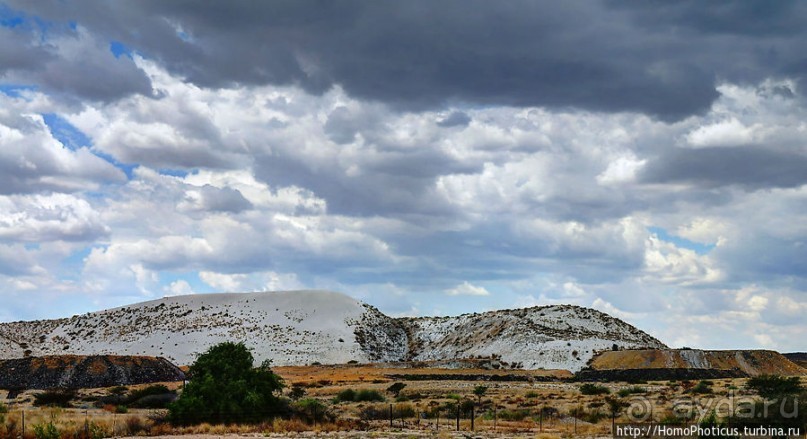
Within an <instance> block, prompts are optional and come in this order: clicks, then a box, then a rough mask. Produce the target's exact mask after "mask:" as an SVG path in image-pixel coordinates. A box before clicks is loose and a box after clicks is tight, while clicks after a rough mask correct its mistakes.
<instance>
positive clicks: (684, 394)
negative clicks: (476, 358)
mask: <svg viewBox="0 0 807 439" xmlns="http://www.w3.org/2000/svg"><path fill="white" fill-rule="evenodd" d="M274 370H275V372H276V373H278V374H279V375H281V376H282V377H283V378H284V381H285V382H286V386H287V387H286V389H285V390H284V393H285V394H286V395H289V392H290V390H291V389H292V388H293V387H297V388H299V389H302V391H301V393H302V395H297V396H298V397H299V398H302V399H306V398H313V399H316V400H318V401H320V402H321V403H322V405H321V406H320V407H323V409H324V410H325V411H326V414H325V416H323V417H320V418H319V419H318V420H317V421H316V422H314V421H312V420H310V419H309V420H302V419H291V420H280V419H277V420H274V421H267V422H265V423H263V424H258V425H209V424H201V425H196V426H192V427H172V426H170V425H169V424H167V423H165V422H162V419H163V417H164V415H165V412H164V411H163V410H147V409H129V410H128V411H127V413H115V407H110V406H107V407H105V408H97V407H95V406H94V403H93V401H94V400H97V399H98V398H99V397H102V396H104V395H108V394H109V393H110V391H111V389H85V390H82V391H80V392H79V393H78V394H77V396H76V399H75V400H74V401H73V403H72V405H73V407H74V408H69V409H62V408H37V407H33V406H32V403H33V400H34V398H33V394H34V393H37V392H36V391H27V392H24V393H22V394H20V395H17V396H16V398H14V399H11V400H7V399H5V398H6V396H7V394H6V392H5V391H0V398H3V399H2V401H5V406H6V407H7V410H8V411H7V413H6V414H5V415H4V418H5V420H4V422H3V424H4V427H2V428H0V438H3V437H15V438H16V437H18V436H19V433H20V432H21V424H22V419H21V418H22V414H23V412H25V417H26V420H25V423H26V429H25V433H26V434H25V436H24V437H26V438H35V435H34V426H37V425H38V426H42V425H46V424H48V423H50V422H53V423H54V425H55V426H56V427H57V429H58V431H59V432H60V436H61V437H63V438H67V437H83V435H84V434H86V433H88V432H89V433H90V434H89V437H109V436H116V437H117V436H143V435H146V436H159V437H165V436H170V435H183V436H188V435H200V436H198V437H214V436H215V437H221V436H223V435H242V436H256V437H258V436H260V437H290V436H291V437H306V436H312V435H316V436H327V437H334V438H349V437H446V438H449V437H467V436H463V435H467V434H468V433H469V432H470V431H471V429H472V420H471V414H470V413H471V412H470V409H471V408H472V409H473V430H474V432H475V433H474V435H475V436H474V437H546V438H552V437H572V436H580V437H605V436H609V435H610V431H611V423H612V421H616V422H626V421H629V420H650V419H652V420H655V421H663V420H667V421H669V420H672V419H674V417H675V414H676V412H675V410H676V409H678V410H680V409H681V408H682V407H691V408H692V414H693V415H694V416H695V417H698V416H701V415H708V414H709V413H711V412H712V411H713V410H714V411H715V412H717V413H718V414H720V413H721V412H725V411H727V410H728V407H729V405H728V403H729V402H731V401H740V400H742V399H743V398H746V399H747V398H753V396H752V395H751V394H749V393H748V392H747V391H746V390H745V388H744V384H745V379H716V380H710V381H709V382H707V383H705V384H700V383H698V382H689V381H672V382H668V381H662V382H648V383H638V384H637V383H634V384H629V383H604V384H596V385H594V387H590V388H589V389H588V390H593V392H586V393H595V394H583V393H584V392H581V386H583V384H584V383H577V382H572V381H570V380H568V379H567V378H569V375H568V373H567V372H561V371H518V370H515V371H511V370H506V371H502V370H494V371H491V370H482V369H477V370H474V369H471V370H469V369H462V370H449V369H430V368H420V369H411V368H410V369H401V368H397V367H390V366H379V365H354V366H348V365H345V366H301V367H278V368H275V369H274ZM404 375H407V376H411V377H414V378H417V379H408V380H407V379H395V378H396V377H397V378H400V377H401V376H404ZM468 377H471V378H473V379H468ZM803 381H804V379H803ZM397 382H400V383H402V384H404V385H405V386H404V387H403V389H402V390H401V391H400V393H399V396H398V397H395V395H394V394H392V393H391V392H389V391H388V390H387V389H388V388H389V387H390V385H391V384H393V383H397ZM164 384H165V385H167V386H168V387H169V388H171V389H179V388H181V383H164ZM477 386H485V387H486V389H485V392H484V393H483V394H481V395H478V394H475V393H474V390H475V389H476V388H477ZM142 387H144V386H142V385H141V386H133V388H142ZM348 389H350V390H354V391H357V392H358V391H361V390H366V391H369V392H368V394H372V393H373V391H375V393H377V394H378V395H380V396H382V397H383V398H384V400H383V401H340V400H339V396H340V394H343V393H344V392H345V390H348ZM598 392H600V393H599V394H596V393H598ZM606 392H607V393H606ZM699 392H700V393H699ZM609 401H619V402H621V403H623V404H624V405H623V407H621V408H620V409H619V414H618V416H617V417H616V418H615V419H612V416H611V411H610V408H609V407H610V405H609ZM727 401H728V402H727ZM458 406H459V407H461V408H462V409H467V411H466V410H461V417H460V418H461V419H460V432H457V419H456V413H457V407H458ZM390 409H391V410H392V412H393V419H392V421H391V422H390V419H389V413H390ZM320 415H322V413H320ZM438 416H439V418H438ZM637 417H638V418H641V419H636V418H637ZM9 426H10V427H11V428H10V429H9ZM90 430H92V431H90Z"/></svg>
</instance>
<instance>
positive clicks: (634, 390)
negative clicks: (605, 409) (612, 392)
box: [616, 386, 647, 398]
mask: <svg viewBox="0 0 807 439" xmlns="http://www.w3.org/2000/svg"><path fill="white" fill-rule="evenodd" d="M641 393H647V389H645V388H644V387H639V386H631V387H625V388H624V389H619V391H618V392H616V394H617V395H619V397H621V398H624V397H626V396H628V395H635V394H641Z"/></svg>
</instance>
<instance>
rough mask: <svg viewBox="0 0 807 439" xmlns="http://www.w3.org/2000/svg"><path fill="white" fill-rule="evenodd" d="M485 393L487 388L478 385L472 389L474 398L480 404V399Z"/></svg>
mask: <svg viewBox="0 0 807 439" xmlns="http://www.w3.org/2000/svg"><path fill="white" fill-rule="evenodd" d="M487 391H488V387H487V386H482V385H479V386H476V387H474V395H476V398H477V399H478V400H479V402H480V403H481V402H482V397H483V396H485V393H487Z"/></svg>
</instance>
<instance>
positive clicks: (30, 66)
mask: <svg viewBox="0 0 807 439" xmlns="http://www.w3.org/2000/svg"><path fill="white" fill-rule="evenodd" d="M0 12H1V11H0ZM26 20H30V18H27V19H26ZM26 22H27V21H23V23H26ZM68 29H69V28H68ZM43 32H44V31H36V30H35V29H34V28H31V27H30V26H23V25H20V26H17V27H14V28H8V27H2V26H0V81H2V82H9V81H10V82H12V83H18V84H26V85H27V84H32V85H37V86H41V87H42V88H44V89H45V90H47V91H49V92H52V93H63V94H66V95H68V96H78V97H80V98H84V99H90V100H97V101H107V102H108V101H111V100H116V99H118V98H121V97H124V96H127V95H130V94H133V93H139V94H144V95H150V94H151V93H152V90H151V82H150V81H149V79H148V78H147V77H146V75H145V73H143V71H142V70H140V69H139V68H137V66H136V65H135V64H134V62H133V61H132V59H130V58H128V57H126V56H122V57H117V58H116V57H115V56H114V55H113V54H112V53H111V52H110V51H109V49H108V47H109V42H108V41H102V42H99V41H97V40H94V39H93V38H92V36H90V35H86V34H81V33H79V32H76V31H74V30H67V31H64V30H63V31H62V32H59V30H58V29H54V30H53V33H52V34H51V33H46V35H47V36H45V35H43ZM53 38H55V39H53Z"/></svg>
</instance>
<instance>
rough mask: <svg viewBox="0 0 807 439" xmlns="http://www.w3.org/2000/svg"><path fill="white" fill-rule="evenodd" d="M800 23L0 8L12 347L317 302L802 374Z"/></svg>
mask: <svg viewBox="0 0 807 439" xmlns="http://www.w3.org/2000/svg"><path fill="white" fill-rule="evenodd" d="M805 41H807V3H804V2H789V1H780V2H769V1H742V2H710V3H709V4H708V8H705V7H704V4H703V3H702V2H698V1H681V2H674V3H671V2H652V1H648V2H622V1H563V2H536V1H524V2H521V1H509V2H504V3H502V2H489V1H468V0H462V1H440V2H432V1H389V2H386V1H360V2H353V1H341V2H315V1H303V2H300V1H288V2H282V1H278V2H251V1H245V2H238V1H236V2H233V1H228V2H215V3H214V2H207V3H204V2H183V1H172V2H166V1H162V0H154V1H136V2H135V1H129V2H73V1H69V0H68V1H30V0H8V1H4V0H0V303H2V306H0V321H12V320H21V319H36V318H49V317H60V316H66V315H70V314H74V313H83V312H87V311H93V310H98V309H102V308H106V307H111V306H118V305H123V304H127V303H132V302H136V301H142V300H149V299H154V298H159V297H162V296H166V295H176V294H191V293H207V292H224V291H229V292H232V291H260V290H281V289H299V288H318V289H329V290H336V291H342V292H345V293H347V294H350V295H352V296H354V297H356V298H359V299H362V300H364V301H367V302H369V303H371V304H373V305H376V306H377V307H379V308H380V309H381V310H382V311H385V312H387V313H389V314H392V315H428V314H458V313H462V312H471V311H481V310H489V309H498V308H513V307H523V306H532V305H543V304H554V303H572V304H577V305H583V306H589V307H594V308H597V309H600V310H602V311H606V312H609V313H611V314H613V315H615V316H617V317H620V318H623V319H625V320H627V321H628V322H630V323H633V324H635V325H637V326H639V327H641V328H642V329H645V330H646V331H648V332H650V333H651V334H653V335H655V336H657V337H658V338H660V339H661V340H662V341H664V342H665V343H667V344H669V345H671V346H684V345H686V346H692V347H702V348H773V349H779V350H783V351H793V350H807V346H805V344H804V343H805V340H807V323H805V319H804V316H805V312H807V81H805V80H807V56H805V53H807V50H805V49H807V47H805V46H806V44H805V43H804V42H805Z"/></svg>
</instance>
